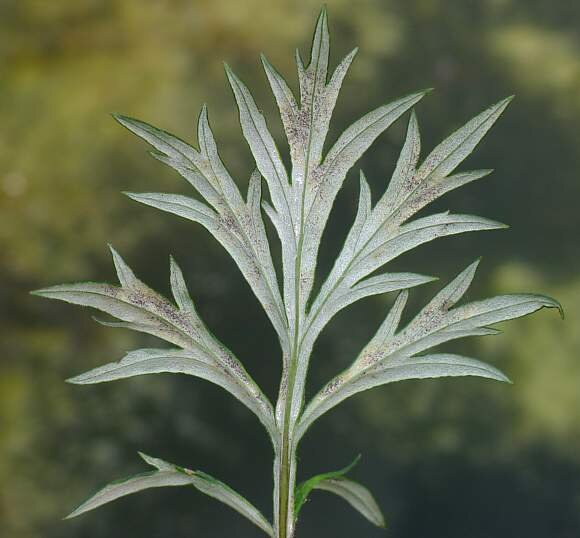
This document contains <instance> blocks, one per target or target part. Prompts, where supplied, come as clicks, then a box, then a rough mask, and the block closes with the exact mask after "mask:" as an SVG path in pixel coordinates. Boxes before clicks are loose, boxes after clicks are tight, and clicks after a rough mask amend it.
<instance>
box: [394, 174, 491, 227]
mask: <svg viewBox="0 0 580 538" xmlns="http://www.w3.org/2000/svg"><path fill="white" fill-rule="evenodd" d="M492 172H493V170H472V171H469V172H462V173H458V174H454V175H452V176H447V177H443V178H439V179H433V180H432V181H425V182H423V183H421V184H420V185H419V186H417V187H416V188H415V190H414V192H413V195H412V196H409V197H408V198H407V199H406V200H405V201H404V203H401V204H400V205H399V206H398V208H397V211H396V212H395V213H394V214H393V216H392V219H393V220H395V221H396V222H401V223H402V222H405V221H406V220H408V219H409V217H411V216H412V215H414V214H415V213H417V212H418V211H419V210H420V209H422V208H424V207H425V206H427V205H429V204H430V203H431V202H433V201H434V200H436V199H437V198H440V197H441V196H443V195H444V194H446V193H448V192H450V191H452V190H454V189H458V188H459V187H463V185H467V184H468V183H471V182H472V181H477V180H478V179H482V178H484V177H487V176H489V175H490V174H491V173H492Z"/></svg>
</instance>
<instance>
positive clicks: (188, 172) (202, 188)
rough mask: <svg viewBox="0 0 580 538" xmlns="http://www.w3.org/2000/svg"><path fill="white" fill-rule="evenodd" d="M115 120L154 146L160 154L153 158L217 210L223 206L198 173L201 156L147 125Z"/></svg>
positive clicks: (213, 187) (154, 153) (118, 117)
mask: <svg viewBox="0 0 580 538" xmlns="http://www.w3.org/2000/svg"><path fill="white" fill-rule="evenodd" d="M114 117H115V119H116V120H117V121H118V122H119V123H120V124H121V125H123V126H124V127H126V128H127V129H129V131H131V132H132V133H134V134H136V135H137V136H139V137H141V138H142V139H143V140H145V141H146V142H148V143H149V144H151V145H152V146H153V147H154V148H155V149H156V150H157V152H152V153H151V155H152V156H153V157H155V158H156V159H157V160H159V161H160V162H162V163H164V164H166V165H167V166H170V167H171V168H173V169H174V170H176V171H177V172H178V173H179V174H180V175H181V176H183V177H184V178H185V179H186V180H187V181H189V183H191V185H192V186H193V187H194V188H195V189H196V190H197V191H198V192H199V193H200V194H201V195H202V196H203V197H204V198H205V199H206V200H207V201H208V202H209V203H210V204H211V205H212V206H213V207H214V208H216V207H218V206H219V204H220V197H219V194H218V191H217V185H215V184H212V182H211V181H210V180H209V179H208V178H207V177H205V176H204V175H203V174H202V172H201V171H200V170H199V167H198V165H199V164H200V160H201V156H200V154H199V152H198V151H196V150H195V148H193V147H192V146H190V145H189V144H187V143H186V142H184V141H183V140H180V139H179V138H177V137H176V136H174V135H172V134H170V133H168V132H166V131H163V130H161V129H158V128H157V127H154V126H153V125H149V124H148V123H145V122H144V121H141V120H137V119H134V118H129V117H127V116H122V115H119V114H115V115H114Z"/></svg>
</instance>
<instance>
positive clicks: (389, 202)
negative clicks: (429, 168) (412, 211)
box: [369, 111, 421, 232]
mask: <svg viewBox="0 0 580 538" xmlns="http://www.w3.org/2000/svg"><path fill="white" fill-rule="evenodd" d="M420 154H421V136H420V134H419V123H418V122H417V115H416V114H415V111H412V112H411V117H410V119H409V126H408V127H407V136H406V138H405V143H404V144H403V149H401V153H400V154H399V158H398V160H397V165H396V167H395V171H394V172H393V175H392V177H391V181H389V186H388V187H387V190H386V191H385V193H384V194H383V196H381V198H380V200H379V201H378V202H377V205H376V206H375V211H374V212H373V217H374V222H373V226H370V227H369V228H370V231H372V232H374V231H375V230H376V228H377V227H378V225H380V224H382V222H384V220H385V219H386V218H387V217H389V216H390V215H391V213H392V211H393V209H394V208H395V207H397V205H398V202H399V200H400V199H401V198H402V196H403V195H404V191H405V190H406V189H409V188H410V187H409V186H410V184H412V182H413V179H414V176H415V172H416V168H417V163H418V162H419V155H420Z"/></svg>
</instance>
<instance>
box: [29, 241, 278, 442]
mask: <svg viewBox="0 0 580 538" xmlns="http://www.w3.org/2000/svg"><path fill="white" fill-rule="evenodd" d="M111 252H112V254H113V260H114V263H115V267H116V269H117V274H118V277H119V281H120V283H121V286H120V287H119V286H112V285H110V284H96V283H80V284H65V285H60V286H53V287H51V288H46V289H42V290H37V291H36V292H34V293H35V294H36V295H40V296H43V297H47V298H49V299H59V300H62V301H66V302H69V303H73V304H78V305H82V306H89V307H92V308H96V309H98V310H101V311H102V312H105V313H107V314H110V315H112V316H113V317H115V318H117V319H119V320H121V323H111V322H104V323H105V324H106V325H113V326H121V327H125V328H129V329H133V330H137V331H140V332H146V333H149V334H152V335H154V336H157V337H159V338H161V339H163V340H166V341H168V342H170V343H172V344H174V345H177V346H178V347H179V348H180V349H173V350H171V349H169V350H152V349H145V350H138V351H134V352H131V353H129V354H128V355H127V356H126V357H125V358H124V359H123V360H122V361H121V362H119V363H111V364H108V365H105V366H101V367H99V368H96V369H95V370H92V371H91V372H88V373H87V374H83V375H81V376H77V377H75V378H73V379H71V380H70V381H71V382H73V383H82V384H85V383H100V382H103V381H111V380H114V379H122V378H126V377H132V376H135V375H143V374H152V373H162V372H171V373H184V374H189V375H194V376H196V377H200V378H202V379H206V380H208V381H210V382H212V383H215V384H217V385H219V386H221V387H222V388H224V389H225V390H227V391H228V392H230V393H231V394H232V395H233V396H235V397H236V398H237V399H238V400H240V401H241V402H242V403H244V404H245V405H246V406H247V407H248V408H249V409H250V410H251V411H252V412H253V413H254V414H255V415H256V416H257V417H258V418H259V419H260V421H261V422H262V424H264V426H265V427H266V429H267V430H268V432H269V433H270V435H271V436H272V437H274V435H275V430H276V427H275V423H274V417H273V411H272V406H271V404H270V402H269V401H268V399H267V398H266V397H265V396H264V394H263V393H262V391H261V390H260V388H259V387H258V386H257V385H256V383H255V382H254V380H253V379H252V378H251V377H250V375H249V374H248V373H247V372H246V370H245V369H244V367H243V365H242V363H241V362H240V361H239V360H238V359H237V357H236V356H235V355H234V354H233V353H232V352H231V351H230V350H229V349H227V348H226V347H225V346H224V345H223V344H222V343H221V342H219V341H218V340H217V339H216V338H215V336H214V335H213V334H212V333H211V332H210V331H209V330H208V329H207V327H206V326H205V324H204V323H203V321H202V320H201V318H200V317H199V315H198V314H197V311H196V310H195V306H194V304H193V301H192V300H191V297H190V296H189V293H188V291H187V287H186V284H185V280H184V278H183V274H182V272H181V270H180V268H179V266H178V265H177V263H176V262H175V260H173V259H172V260H171V288H172V292H173V295H174V297H175V300H176V303H177V307H176V306H175V305H173V304H172V303H171V302H169V301H168V300H167V299H165V298H164V297H162V296H161V295H159V294H158V293H156V292H154V291H153V290H151V289H150V288H149V287H148V286H146V285H145V284H144V283H143V282H141V281H140V280H139V279H137V277H136V276H135V275H134V273H133V271H132V270H131V269H130V268H129V266H128V265H127V264H126V263H125V262H124V260H123V259H122V258H121V256H120V255H119V254H118V253H117V252H116V251H115V250H114V249H113V248H112V247H111Z"/></svg>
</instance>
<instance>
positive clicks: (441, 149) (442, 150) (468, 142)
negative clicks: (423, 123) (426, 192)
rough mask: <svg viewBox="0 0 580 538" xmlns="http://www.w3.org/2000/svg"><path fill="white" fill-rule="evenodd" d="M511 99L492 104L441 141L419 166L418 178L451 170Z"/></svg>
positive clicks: (480, 137) (420, 179)
mask: <svg viewBox="0 0 580 538" xmlns="http://www.w3.org/2000/svg"><path fill="white" fill-rule="evenodd" d="M512 99H513V96H512V97H507V98H506V99H503V100H501V101H499V102H498V103H496V104H495V105H492V106H491V107H489V108H488V109H487V110H484V111H483V112H482V113H481V114H479V115H478V116H476V117H475V118H473V119H472V120H471V121H469V122H467V123H466V124H465V125H464V126H463V127H461V128H460V129H458V130H457V131H455V132H454V133H453V134H452V135H451V136H449V137H448V138H446V139H445V140H444V141H443V142H441V144H439V145H438V146H437V147H436V148H435V149H434V150H433V151H432V152H431V153H430V154H429V155H428V156H427V158H426V159H425V161H424V162H423V164H422V165H421V166H420V168H419V170H418V172H417V174H418V176H419V177H418V180H419V181H423V180H425V179H427V178H433V177H445V176H447V175H448V174H450V173H451V172H453V170H455V168H457V166H458V165H459V164H461V162H462V161H463V160H464V159H465V158H466V157H467V156H468V155H469V154H470V153H471V152H472V151H473V149H474V148H475V146H476V145H477V144H478V143H479V141H480V140H481V139H482V138H483V137H484V136H485V133H487V131H488V130H489V129H490V128H491V126H492V125H493V124H494V123H495V121H496V120H497V119H498V118H499V116H500V115H501V113H502V112H503V111H504V110H505V109H506V107H507V106H508V104H509V103H510V101H511V100H512Z"/></svg>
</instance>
